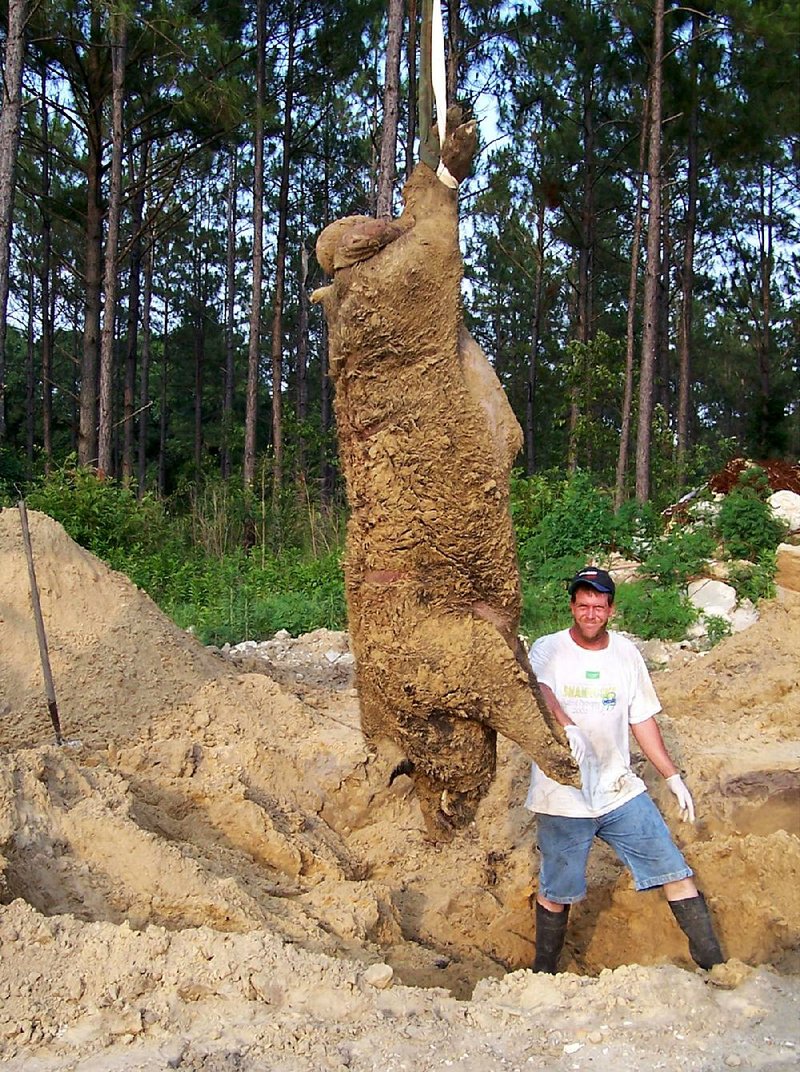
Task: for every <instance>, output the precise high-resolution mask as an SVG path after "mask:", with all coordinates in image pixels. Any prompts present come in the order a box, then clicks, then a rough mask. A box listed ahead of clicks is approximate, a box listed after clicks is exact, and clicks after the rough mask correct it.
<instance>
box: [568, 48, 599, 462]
mask: <svg viewBox="0 0 800 1072" xmlns="http://www.w3.org/2000/svg"><path fill="white" fill-rule="evenodd" d="M594 145H595V129H594V68H592V70H590V71H588V72H587V73H586V75H585V77H584V81H583V194H582V197H581V245H580V250H579V252H578V293H577V316H578V322H577V330H576V338H577V340H578V342H581V343H584V344H587V343H589V342H590V340H591V338H592V335H593V329H592V321H593V292H594V243H595V205H594V166H595V164H594ZM579 397H580V385H579V384H573V386H572V389H571V391H570V408H569V432H568V442H567V469H568V471H569V472H570V473H574V472H575V470H576V469H577V467H578V440H577V432H578V419H579V417H580V406H579V402H578V399H579Z"/></svg>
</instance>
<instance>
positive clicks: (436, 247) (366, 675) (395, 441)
mask: <svg viewBox="0 0 800 1072" xmlns="http://www.w3.org/2000/svg"><path fill="white" fill-rule="evenodd" d="M470 137H472V138H473V139H474V126H473V125H472V124H464V125H462V126H460V127H459V128H458V129H457V130H456V131H455V132H454V133H452V134H451V135H450V137H449V139H448V141H447V142H446V143H445V146H444V148H443V151H442V159H443V160H444V161H445V163H448V166H450V169H451V171H453V173H454V174H456V172H458V171H459V170H460V169H461V165H460V164H459V162H458V159H457V158H458V156H459V152H460V155H461V157H463V155H464V154H463V151H461V150H463V144H464V140H465V139H468V138H470ZM448 150H449V155H448ZM467 166H468V161H467ZM465 173H466V171H465V170H464V171H463V172H462V174H460V175H459V174H456V178H462V177H463V176H464V174H465ZM403 197H404V202H405V208H404V211H403V213H402V215H401V217H400V218H399V219H398V220H395V221H391V222H390V221H380V220H374V219H371V218H369V217H364V216H354V217H348V218H347V219H343V220H339V221H337V222H336V223H333V224H331V225H330V226H329V227H328V228H326V229H325V231H323V233H322V234H321V235H320V237H319V240H318V243H317V256H318V258H319V261H320V263H321V265H322V267H323V268H324V269H325V271H326V272H327V273H328V274H329V275H333V283H332V284H331V285H330V286H328V287H325V288H323V289H322V290H320V291H317V292H316V293H315V295H314V298H315V300H317V301H322V303H323V306H324V309H325V315H326V318H327V322H328V327H329V351H330V371H331V376H332V379H333V381H334V383H335V387H336V399H335V410H336V421H337V427H338V437H339V449H340V455H341V463H342V468H343V471H344V475H345V479H346V483H347V493H348V499H349V503H350V510H351V513H350V520H349V523H348V530H347V554H346V561H345V580H346V592H347V606H348V612H349V627H350V635H351V643H352V648H353V653H354V655H355V658H356V673H357V685H358V693H359V699H360V705H361V723H362V728H363V731H364V734H365V736H366V737H367V739H368V740H370V741H371V742H374V743H375V744H376V745H377V744H378V743H379V741H380V739H381V738H388V739H390V740H391V741H393V742H395V744H396V745H398V746H399V748H400V750H401V751H402V753H403V754H404V755H405V756H406V757H407V759H408V760H409V761H410V763H408V764H406V765H404V769H407V770H410V771H411V773H412V777H413V779H414V783H415V789H416V792H417V794H418V796H419V800H420V803H421V806H422V810H423V813H424V815H425V819H426V822H427V824H428V827H429V830H430V831H431V833H433V834H434V836H437V837H444V836H447V835H448V834H449V833H451V832H452V831H453V830H454V829H455V828H457V827H460V826H463V825H465V824H466V823H468V822H469V821H470V820H471V819H472V817H473V815H474V812H475V808H476V807H477V804H478V802H479V801H480V799H481V797H482V796H483V794H484V793H485V792H486V790H487V788H488V786H489V784H490V782H491V780H492V777H493V775H494V771H495V744H496V741H495V735H496V733H497V732H499V733H502V734H504V735H505V736H507V737H510V738H511V739H512V740H514V741H516V742H517V743H518V744H519V745H521V747H522V748H523V749H524V750H525V751H526V752H527V753H528V754H529V755H530V756H531V757H532V758H534V759H535V760H536V762H537V763H538V764H539V765H540V766H541V767H542V768H543V769H544V770H545V771H546V773H548V774H549V775H550V776H551V777H554V778H557V779H558V780H560V781H563V782H569V783H571V784H576V775H577V770H576V767H575V764H574V763H573V761H572V758H571V756H570V754H569V751H568V749H567V747H566V744H565V740H564V735H563V732H562V731H561V730H560V728H559V727H558V726H557V725H556V724H555V723H554V721H553V720H552V718H551V716H550V715H549V713H548V712H547V709H546V707H545V705H544V703H543V702H542V699H541V695H540V693H539V689H538V686H537V684H536V681H535V678H534V676H533V673H532V671H531V668H530V665H529V663H528V659H527V656H526V654H525V650H524V648H523V646H522V644H521V642H520V641H519V639H518V636H517V628H518V625H519V614H520V602H521V600H520V584H519V571H518V566H517V558H516V549H515V542H514V533H513V530H512V525H511V518H510V514H509V509H508V497H509V496H508V477H509V472H510V469H511V465H512V462H513V459H514V457H515V455H516V454H517V452H518V450H519V448H520V444H521V431H520V428H519V425H518V423H517V421H516V419H515V417H514V415H513V413H512V411H511V407H510V406H509V404H508V401H507V399H506V397H505V395H504V393H503V391H502V388H501V386H500V383H499V381H498V380H497V377H496V376H495V374H494V371H493V370H492V368H491V366H490V365H489V362H488V361H487V359H486V357H485V355H484V354H483V352H482V351H481V349H480V347H479V346H478V344H477V343H476V342H475V341H474V340H473V339H472V338H471V337H470V335H469V334H468V332H467V331H466V330H465V328H464V326H463V324H462V307H461V278H462V264H461V256H460V253H459V246H458V212H457V193H456V191H455V190H454V189H451V188H448V186H446V185H445V184H444V183H443V182H442V181H440V180H439V178H437V175H436V173H435V172H434V171H433V170H431V168H429V167H428V166H427V165H425V164H424V163H421V164H419V165H417V167H416V169H415V170H414V172H413V174H412V176H411V178H410V179H409V181H408V183H407V184H406V187H405V189H404V192H403Z"/></svg>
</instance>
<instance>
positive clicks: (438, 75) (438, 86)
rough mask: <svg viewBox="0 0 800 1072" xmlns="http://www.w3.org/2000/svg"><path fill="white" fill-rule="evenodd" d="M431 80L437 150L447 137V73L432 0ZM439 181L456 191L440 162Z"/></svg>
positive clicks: (436, 1)
mask: <svg viewBox="0 0 800 1072" xmlns="http://www.w3.org/2000/svg"><path fill="white" fill-rule="evenodd" d="M431 80H432V82H433V96H434V99H435V101H436V125H437V127H438V128H439V148H441V147H442V146H443V145H444V140H445V138H446V137H447V71H446V68H445V63H444V26H443V25H442V4H441V0H433V18H432V19H431ZM436 174H437V176H438V177H439V179H440V181H441V182H443V183H444V184H445V186H449V187H450V189H451V190H456V189H458V181H457V180H456V179H454V178H453V176H452V175H451V174H450V172H449V171H448V170H447V168H446V167H445V165H444V164H443V163H442V161H441V160H440V161H439V166H438V168H437V169H436Z"/></svg>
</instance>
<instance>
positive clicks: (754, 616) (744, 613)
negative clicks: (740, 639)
mask: <svg viewBox="0 0 800 1072" xmlns="http://www.w3.org/2000/svg"><path fill="white" fill-rule="evenodd" d="M758 618H759V614H758V611H757V610H756V608H755V606H754V605H753V603H752V602H751V601H750V600H749V599H743V600H742V602H741V603H740V604H739V606H738V607H737V608H736V610H735V611H734V612H733V613H732V614H731V616H730V621H731V629H732V630H733V632H734V633H741V632H742V630H743V629H749V627H750V626H751V625H755V623H756V622H757V621H758Z"/></svg>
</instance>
